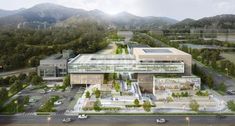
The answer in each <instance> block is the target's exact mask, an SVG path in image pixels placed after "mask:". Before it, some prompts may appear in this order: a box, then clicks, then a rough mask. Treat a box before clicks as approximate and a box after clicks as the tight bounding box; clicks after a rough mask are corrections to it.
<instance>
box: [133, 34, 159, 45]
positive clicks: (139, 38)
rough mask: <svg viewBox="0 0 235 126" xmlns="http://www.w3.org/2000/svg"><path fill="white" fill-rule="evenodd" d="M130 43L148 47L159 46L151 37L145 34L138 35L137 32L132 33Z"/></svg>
mask: <svg viewBox="0 0 235 126" xmlns="http://www.w3.org/2000/svg"><path fill="white" fill-rule="evenodd" d="M131 41H135V42H138V43H140V44H144V45H149V46H150V47H157V46H160V45H157V44H156V42H155V40H154V39H153V38H152V37H150V36H148V35H147V34H143V33H139V32H135V33H134V35H133V38H132V39H131Z"/></svg>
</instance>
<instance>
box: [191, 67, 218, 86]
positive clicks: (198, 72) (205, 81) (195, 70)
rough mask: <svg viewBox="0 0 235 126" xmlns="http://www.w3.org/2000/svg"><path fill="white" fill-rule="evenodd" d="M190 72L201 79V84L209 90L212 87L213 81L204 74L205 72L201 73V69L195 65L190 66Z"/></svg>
mask: <svg viewBox="0 0 235 126" xmlns="http://www.w3.org/2000/svg"><path fill="white" fill-rule="evenodd" d="M192 71H193V74H195V75H197V76H199V77H200V78H201V81H202V84H206V85H207V86H208V87H210V88H213V87H214V81H213V79H212V77H211V76H210V75H208V74H206V73H205V72H203V71H202V70H201V69H199V68H198V67H197V65H196V64H194V65H193V66H192Z"/></svg>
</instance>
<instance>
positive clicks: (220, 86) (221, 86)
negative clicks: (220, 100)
mask: <svg viewBox="0 0 235 126" xmlns="http://www.w3.org/2000/svg"><path fill="white" fill-rule="evenodd" d="M218 89H219V90H220V91H222V92H226V90H227V87H226V85H225V84H224V83H220V85H219V87H218Z"/></svg>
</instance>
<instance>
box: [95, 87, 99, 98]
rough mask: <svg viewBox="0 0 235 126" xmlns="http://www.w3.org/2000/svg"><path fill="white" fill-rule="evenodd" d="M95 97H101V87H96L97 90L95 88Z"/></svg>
mask: <svg viewBox="0 0 235 126" xmlns="http://www.w3.org/2000/svg"><path fill="white" fill-rule="evenodd" d="M95 97H96V98H99V97H100V90H99V89H96V90H95Z"/></svg>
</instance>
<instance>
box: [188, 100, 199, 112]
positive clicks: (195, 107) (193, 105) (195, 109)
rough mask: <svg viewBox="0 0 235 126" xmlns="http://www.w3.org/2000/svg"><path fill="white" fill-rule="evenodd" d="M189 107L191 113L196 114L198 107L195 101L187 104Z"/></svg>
mask: <svg viewBox="0 0 235 126" xmlns="http://www.w3.org/2000/svg"><path fill="white" fill-rule="evenodd" d="M189 107H190V108H191V110H192V111H196V112H197V111H198V110H199V107H200V105H199V104H198V103H197V101H196V100H192V101H191V102H190V104H189Z"/></svg>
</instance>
